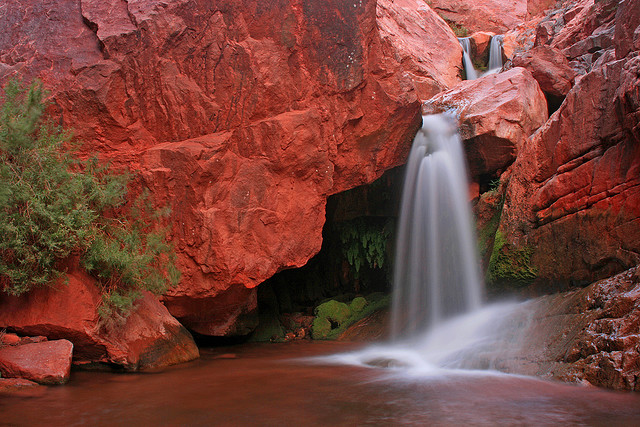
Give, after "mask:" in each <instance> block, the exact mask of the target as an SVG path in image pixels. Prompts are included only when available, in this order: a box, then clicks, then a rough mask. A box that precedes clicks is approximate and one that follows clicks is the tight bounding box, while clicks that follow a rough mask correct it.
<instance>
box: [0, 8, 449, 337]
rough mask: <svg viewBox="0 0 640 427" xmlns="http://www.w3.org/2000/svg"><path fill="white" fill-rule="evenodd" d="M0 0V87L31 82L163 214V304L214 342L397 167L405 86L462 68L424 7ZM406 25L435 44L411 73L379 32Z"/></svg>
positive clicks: (407, 106)
mask: <svg viewBox="0 0 640 427" xmlns="http://www.w3.org/2000/svg"><path fill="white" fill-rule="evenodd" d="M5 3H6V7H4V8H1V9H0V22H2V31H1V32H0V52H2V54H0V80H5V79H6V78H7V77H8V76H10V75H12V74H13V73H15V72H21V73H23V74H24V75H25V76H26V77H27V78H30V77H35V76H38V77H40V78H41V79H42V80H43V81H44V82H45V85H46V86H47V87H48V88H49V89H50V90H51V94H52V100H53V103H54V104H53V107H52V110H53V112H54V113H56V114H57V116H58V117H60V122H61V123H62V124H64V125H65V126H67V127H69V128H72V129H74V132H75V135H76V136H77V138H78V139H79V140H81V141H83V142H84V143H85V145H84V148H83V150H84V152H85V153H96V152H98V153H99V154H100V155H101V157H103V158H105V159H108V160H110V161H111V162H112V164H113V165H114V167H118V168H129V169H131V170H133V171H136V172H137V178H136V181H135V184H134V187H136V188H134V192H135V191H138V190H139V189H140V188H141V187H148V188H150V189H151V190H152V193H153V195H154V196H155V198H156V200H157V202H158V203H159V204H165V205H168V206H169V207H170V208H171V210H172V216H171V218H170V220H169V225H170V227H171V229H172V231H171V233H172V236H171V237H172V239H173V241H174V242H175V243H176V246H177V248H178V251H179V258H180V260H179V266H180V268H181V270H182V272H183V281H182V283H181V285H180V286H179V288H177V289H175V290H173V291H171V292H170V293H169V294H168V295H166V297H165V300H164V302H165V304H166V306H167V307H168V308H169V310H170V311H171V312H172V313H173V314H175V315H176V316H177V317H178V318H179V319H180V320H181V321H183V322H184V324H185V325H187V326H188V327H189V328H191V329H193V330H195V331H198V332H202V333H205V334H210V335H232V334H242V333H246V332H247V331H248V330H251V328H252V327H253V325H255V290H254V288H255V287H256V286H257V285H258V284H260V283H261V282H263V281H264V280H265V279H267V278H269V277H270V276H272V275H273V274H274V273H276V272H277V271H280V270H282V269H287V268H292V267H298V266H301V265H303V264H305V263H306V262H307V260H308V259H309V258H310V257H311V256H313V255H314V254H315V253H316V252H317V251H318V250H319V249H320V246H321V240H322V239H321V230H322V226H323V223H324V209H325V203H326V197H327V196H328V195H330V194H333V193H336V192H340V191H343V190H346V189H348V188H351V187H354V186H356V185H360V184H363V183H366V182H371V181H372V180H374V179H375V178H377V177H379V176H380V175H381V174H382V173H383V172H384V171H385V170H387V169H389V168H391V167H393V166H396V165H399V164H401V163H402V162H403V161H404V160H405V156H406V154H407V153H408V150H409V145H410V141H411V139H412V137H413V134H414V133H415V131H416V129H417V128H418V127H419V125H420V111H419V102H418V97H417V95H416V90H415V88H417V90H418V92H420V93H421V94H431V93H432V92H433V91H434V90H439V89H442V88H446V87H447V85H449V84H451V82H455V81H456V78H457V77H456V75H457V66H458V65H459V62H458V64H455V62H456V61H457V58H458V57H459V55H460V48H459V46H458V45H456V44H455V43H453V40H452V38H451V34H450V32H449V29H447V28H444V26H443V25H442V21H440V20H439V19H436V18H435V17H434V16H433V14H432V13H431V12H430V11H429V8H428V6H426V4H423V3H422V2H418V3H415V4H414V5H411V4H410V3H409V2H407V3H406V4H405V3H402V4H401V3H400V2H395V4H392V3H391V2H384V1H383V2H380V5H379V7H378V8H376V2H375V1H374V0H363V1H359V2H356V3H352V2H344V1H338V0H331V1H325V2H317V1H311V0H277V1H270V2H261V1H256V0H250V1H244V0H243V1H240V0H216V1H210V2H203V1H184V0H170V1H165V2H162V3H158V2H155V1H150V0H137V1H129V2H122V1H120V0H109V1H97V0H81V1H80V0H64V1H58V2H50V3H46V4H43V3H42V2H37V1H34V0H8V2H5ZM410 6H411V7H410ZM405 12H406V13H410V14H411V15H408V17H407V19H406V20H405V21H404V22H402V19H403V18H402V14H403V13H405ZM376 13H378V14H379V19H380V22H377V21H376ZM417 16H419V17H420V19H421V20H422V21H420V22H425V23H427V24H428V25H429V28H428V29H424V30H423V32H420V33H417V34H425V35H429V37H426V38H424V39H423V41H424V42H425V45H424V47H423V55H421V56H420V57H417V58H416V59H415V61H414V63H413V64H411V66H410V67H408V72H409V73H410V74H411V76H408V75H407V72H406V71H405V70H404V69H403V68H402V67H401V64H400V61H402V60H404V59H405V58H407V54H408V52H409V51H413V50H414V49H415V46H408V45H396V44H397V43H399V39H398V38H397V37H393V36H392V35H391V32H390V31H391V30H390V28H392V26H393V25H399V26H402V25H404V27H405V28H409V27H410V25H406V24H407V23H410V22H412V21H411V20H412V19H413V18H414V17H417ZM394 22H395V24H394ZM411 26H414V27H415V25H414V24H413V23H411ZM379 28H381V29H379ZM414 29H415V28H414ZM412 31H413V29H412ZM431 35H433V37H431ZM443 43H445V44H443ZM443 49H444V51H443ZM450 49H451V50H450ZM435 51H437V52H438V55H432V54H429V53H428V52H435ZM449 64H452V65H451V66H453V67H454V68H452V69H450V68H449V67H450V65H449ZM432 66H433V68H432ZM425 96H426V95H425Z"/></svg>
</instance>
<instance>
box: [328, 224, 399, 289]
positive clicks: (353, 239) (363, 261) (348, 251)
mask: <svg viewBox="0 0 640 427" xmlns="http://www.w3.org/2000/svg"><path fill="white" fill-rule="evenodd" d="M338 228H339V233H340V243H341V247H342V254H343V255H344V257H345V258H346V259H347V262H348V263H349V265H350V266H352V267H353V268H354V269H355V272H354V276H355V278H358V275H359V273H360V270H361V268H362V267H363V266H367V267H369V268H383V267H384V265H385V260H386V254H387V241H388V240H389V238H390V236H391V226H390V223H389V222H384V223H380V222H377V221H371V220H367V219H365V218H356V219H353V220H351V221H345V222H343V223H340V224H339V225H338Z"/></svg>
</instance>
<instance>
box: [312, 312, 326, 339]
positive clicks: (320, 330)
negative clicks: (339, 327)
mask: <svg viewBox="0 0 640 427" xmlns="http://www.w3.org/2000/svg"><path fill="white" fill-rule="evenodd" d="M330 333H331V322H330V321H329V319H327V318H326V317H316V318H315V319H313V323H312V324H311V338H313V339H314V340H325V339H327V337H328V336H329V334H330Z"/></svg>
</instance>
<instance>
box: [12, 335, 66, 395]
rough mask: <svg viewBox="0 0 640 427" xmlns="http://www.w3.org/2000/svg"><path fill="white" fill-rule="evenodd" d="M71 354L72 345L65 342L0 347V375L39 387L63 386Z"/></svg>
mask: <svg viewBox="0 0 640 427" xmlns="http://www.w3.org/2000/svg"><path fill="white" fill-rule="evenodd" d="M72 354H73V344H72V343H71V342H70V341H67V340H55V341H44V342H39V343H32V344H25V345H19V346H10V347H4V348H0V373H2V376H3V377H8V378H24V379H27V380H30V381H35V382H37V383H39V384H64V383H66V382H67V381H69V374H70V373H71V358H72Z"/></svg>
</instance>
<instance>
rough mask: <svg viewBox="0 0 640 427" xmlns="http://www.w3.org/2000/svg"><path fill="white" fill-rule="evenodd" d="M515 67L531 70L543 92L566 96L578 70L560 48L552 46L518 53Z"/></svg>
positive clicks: (514, 63) (514, 62) (538, 47)
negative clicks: (573, 67)
mask: <svg viewBox="0 0 640 427" xmlns="http://www.w3.org/2000/svg"><path fill="white" fill-rule="evenodd" d="M512 63H513V66H514V67H523V68H526V69H527V70H529V71H531V74H533V78H535V79H536V81H537V82H538V84H539V85H540V89H542V91H543V92H545V93H547V94H550V95H553V96H557V97H564V96H565V95H566V94H567V93H568V92H569V90H570V89H571V87H572V86H573V82H574V80H575V78H576V72H575V71H574V70H573V69H572V68H571V67H570V66H569V61H568V60H567V58H566V57H565V56H564V55H563V54H562V52H560V51H559V50H558V49H555V48H552V47H550V46H546V45H543V46H536V47H534V48H533V49H531V50H529V51H527V52H524V53H522V54H520V55H516V56H515V57H514V58H513V60H512Z"/></svg>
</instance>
